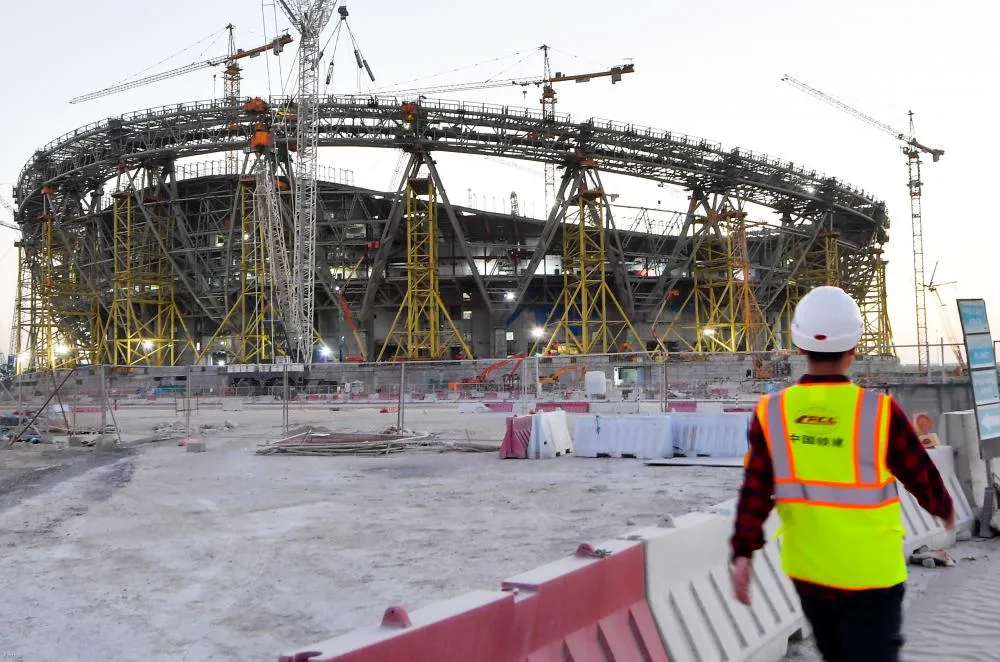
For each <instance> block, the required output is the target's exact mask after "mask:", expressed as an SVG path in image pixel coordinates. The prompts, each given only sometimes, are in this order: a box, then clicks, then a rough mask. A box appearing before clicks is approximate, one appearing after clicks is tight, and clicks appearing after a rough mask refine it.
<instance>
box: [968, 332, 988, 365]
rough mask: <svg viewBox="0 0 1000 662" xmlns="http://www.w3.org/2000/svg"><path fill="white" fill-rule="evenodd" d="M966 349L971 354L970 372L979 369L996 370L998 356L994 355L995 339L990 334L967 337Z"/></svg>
mask: <svg viewBox="0 0 1000 662" xmlns="http://www.w3.org/2000/svg"><path fill="white" fill-rule="evenodd" d="M965 348H966V351H967V352H968V354H969V370H976V369H977V368H994V369H996V356H994V354H993V338H991V337H990V334H988V333H979V334H976V335H972V336H966V337H965Z"/></svg>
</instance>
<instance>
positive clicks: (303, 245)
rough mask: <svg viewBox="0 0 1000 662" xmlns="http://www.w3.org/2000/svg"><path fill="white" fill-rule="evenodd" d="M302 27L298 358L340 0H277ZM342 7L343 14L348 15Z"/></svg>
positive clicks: (303, 353) (295, 264) (307, 354)
mask: <svg viewBox="0 0 1000 662" xmlns="http://www.w3.org/2000/svg"><path fill="white" fill-rule="evenodd" d="M278 4H279V5H280V6H281V9H282V11H284V12H285V15H286V16H287V17H288V20H289V21H291V23H292V25H293V26H294V27H295V29H296V30H298V31H299V36H300V42H299V93H298V98H297V100H296V101H297V103H298V108H297V111H296V120H295V146H296V149H297V155H298V156H297V160H296V163H295V181H294V182H293V186H294V194H295V210H294V212H293V214H294V215H293V224H292V228H293V232H292V236H293V241H294V244H293V248H292V278H293V287H294V292H293V295H292V301H291V302H290V303H291V304H292V305H291V308H293V312H292V315H291V317H292V319H291V320H289V321H291V322H292V325H291V329H290V332H291V333H290V336H291V338H290V339H289V340H290V345H291V347H292V348H293V355H294V357H295V360H298V361H301V362H302V363H305V364H306V365H311V364H312V359H313V351H312V349H313V333H312V327H313V315H314V312H315V306H316V301H315V288H316V282H315V271H316V202H317V200H316V191H317V187H316V166H317V163H318V156H319V83H320V81H319V77H320V63H321V61H322V59H323V52H322V50H321V48H320V42H319V38H320V34H321V33H322V32H323V29H324V28H325V27H326V25H327V23H329V22H330V17H331V16H332V15H333V9H334V7H335V6H336V4H337V2H336V0H297V1H294V0H289V1H286V0H278ZM344 9H345V8H344V7H341V14H342V16H346V12H345V11H344Z"/></svg>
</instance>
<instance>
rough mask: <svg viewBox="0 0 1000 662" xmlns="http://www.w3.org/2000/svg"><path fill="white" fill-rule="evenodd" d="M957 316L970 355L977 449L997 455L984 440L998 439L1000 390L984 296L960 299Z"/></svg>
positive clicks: (986, 455) (999, 436) (991, 445)
mask: <svg viewBox="0 0 1000 662" xmlns="http://www.w3.org/2000/svg"><path fill="white" fill-rule="evenodd" d="M955 303H956V305H957V306H958V317H959V319H960V320H961V322H962V335H964V336H965V354H966V356H968V357H969V381H971V382H972V400H973V406H974V407H975V409H976V423H977V424H978V427H979V449H980V452H981V453H982V455H983V456H984V457H991V456H992V457H996V456H997V455H998V452H1000V451H998V448H996V447H995V446H996V445H995V443H994V444H983V442H984V441H987V440H991V439H1000V393H998V390H1000V389H998V388H997V370H996V356H994V352H993V338H992V336H991V335H990V321H989V318H988V317H987V315H986V301H984V300H983V299H959V300H958V301H956V302H955Z"/></svg>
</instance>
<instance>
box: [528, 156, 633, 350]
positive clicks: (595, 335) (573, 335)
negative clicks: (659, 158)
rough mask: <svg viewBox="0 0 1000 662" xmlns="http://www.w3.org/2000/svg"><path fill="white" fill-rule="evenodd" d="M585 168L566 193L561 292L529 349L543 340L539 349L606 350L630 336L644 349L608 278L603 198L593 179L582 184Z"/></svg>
mask: <svg viewBox="0 0 1000 662" xmlns="http://www.w3.org/2000/svg"><path fill="white" fill-rule="evenodd" d="M588 174H589V172H588V168H587V167H584V169H582V170H581V171H580V173H579V174H578V178H577V181H576V184H575V186H574V187H573V190H572V192H571V194H570V197H569V199H568V203H567V204H569V205H573V206H574V207H575V208H576V209H575V214H570V213H567V218H566V220H565V221H564V222H563V224H562V238H563V253H562V277H563V288H562V293H561V294H560V295H559V298H558V300H557V301H556V305H555V306H554V307H553V308H552V312H551V313H550V314H549V318H548V320H546V323H545V330H546V333H547V338H540V339H539V340H538V341H536V343H535V346H534V347H533V348H532V350H531V352H532V353H535V352H536V351H537V350H538V347H539V345H541V344H542V343H543V342H544V343H545V345H544V350H543V351H544V352H545V353H566V354H608V353H612V352H619V351H622V350H623V349H624V347H623V345H624V343H625V342H627V341H632V342H635V349H634V351H639V352H642V351H644V350H645V344H644V343H643V341H642V338H641V337H640V336H639V333H638V332H637V331H636V330H635V326H633V324H632V321H631V320H630V319H629V318H628V315H626V314H625V310H624V309H623V308H622V306H621V304H620V303H619V301H618V298H617V297H616V296H615V294H614V292H613V291H612V289H611V285H610V283H609V282H608V273H609V272H610V269H611V267H610V265H609V263H608V254H607V248H606V238H607V218H606V209H605V204H606V201H605V196H604V191H603V190H602V189H601V188H599V187H598V186H597V185H596V184H597V182H596V179H595V180H594V181H593V182H591V184H590V185H588V181H587V175H588ZM567 212H569V210H568V209H567ZM571 215H575V216H576V218H575V221H576V222H575V223H574V222H573V220H574V219H572V218H571Z"/></svg>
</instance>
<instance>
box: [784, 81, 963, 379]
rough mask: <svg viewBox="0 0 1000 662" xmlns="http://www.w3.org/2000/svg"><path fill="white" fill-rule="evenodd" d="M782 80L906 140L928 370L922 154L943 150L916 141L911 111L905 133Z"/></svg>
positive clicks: (920, 335)
mask: <svg viewBox="0 0 1000 662" xmlns="http://www.w3.org/2000/svg"><path fill="white" fill-rule="evenodd" d="M781 80H782V81H784V82H786V83H788V84H789V85H791V86H792V87H794V88H796V89H798V90H801V91H803V92H805V93H806V94H809V95H811V96H813V97H816V98H817V99H819V100H821V101H823V102H825V103H827V104H829V105H831V106H833V107H834V108H837V109H839V110H842V111H843V112H845V113H847V114H848V115H853V116H854V117H856V118H857V119H859V120H861V121H862V122H865V123H866V124H868V125H870V126H873V127H875V128H876V129H879V130H881V131H883V132H885V133H888V134H889V135H891V136H893V137H894V138H896V140H899V141H900V142H902V143H903V154H905V155H906V168H907V187H908V188H909V191H910V223H911V228H912V233H913V292H914V297H915V306H914V307H915V310H916V322H917V363H918V365H919V368H920V370H921V371H923V370H926V369H927V368H928V367H929V366H930V342H929V339H928V333H927V284H926V283H925V282H924V216H923V205H922V203H921V200H922V197H923V181H922V179H921V176H920V168H921V158H920V155H921V154H930V156H931V160H932V161H933V162H935V163H937V161H938V160H940V158H941V157H942V156H944V150H943V149H934V148H931V147H927V146H926V145H924V144H922V143H920V142H919V141H918V140H917V138H916V131H915V130H914V126H913V111H912V110H911V111H909V113H908V115H909V118H910V129H909V133H904V132H903V131H900V130H898V129H895V128H893V127H891V126H889V125H888V124H886V123H884V122H880V121H879V120H877V119H875V118H874V117H871V116H869V115H866V114H865V113H863V112H861V111H860V110H857V109H856V108H852V107H851V106H848V105H847V104H846V103H844V102H843V101H840V100H839V99H836V98H834V97H832V96H830V95H829V94H826V93H824V92H821V91H819V90H817V89H816V88H814V87H810V86H809V85H806V84H805V83H803V82H802V81H800V80H797V79H795V78H792V77H791V76H787V75H786V76H784V77H782V79H781Z"/></svg>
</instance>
